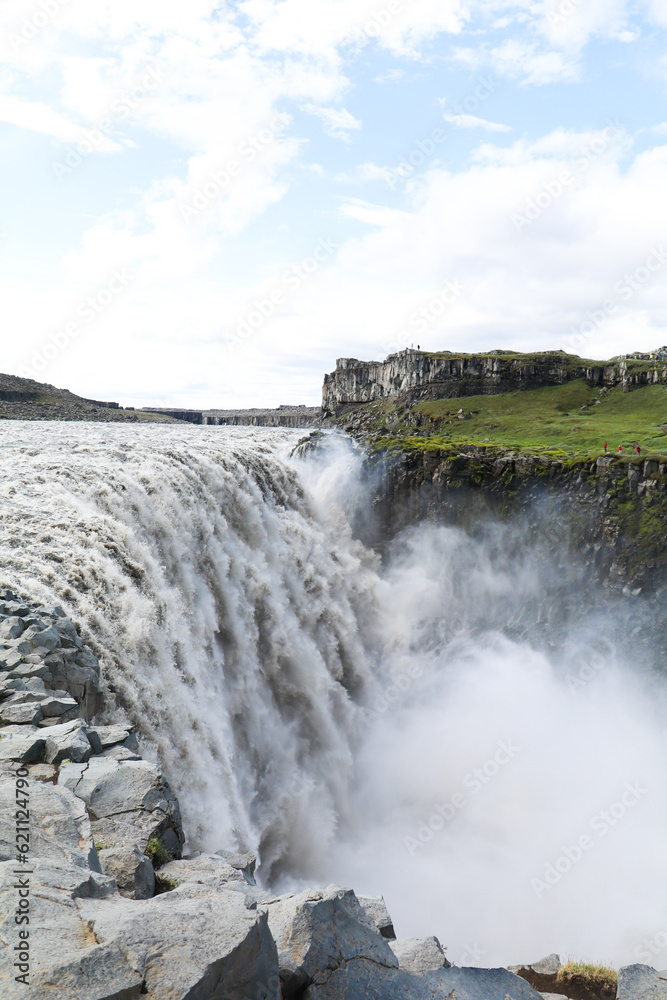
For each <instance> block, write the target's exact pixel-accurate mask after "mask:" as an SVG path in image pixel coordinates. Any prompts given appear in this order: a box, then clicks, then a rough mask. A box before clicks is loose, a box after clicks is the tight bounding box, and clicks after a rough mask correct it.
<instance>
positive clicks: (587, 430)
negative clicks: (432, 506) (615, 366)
mask: <svg viewBox="0 0 667 1000" xmlns="http://www.w3.org/2000/svg"><path fill="white" fill-rule="evenodd" d="M637 363H638V364H641V362H637ZM460 410H462V411H463V413H461V414H459V411H460ZM353 412H354V415H355V416H356V415H357V414H359V415H360V423H361V427H360V429H362V430H363V431H365V432H367V433H368V434H370V435H372V436H373V438H374V440H375V445H376V447H383V448H389V449H392V448H400V449H405V448H406V447H409V448H411V449H414V450H420V451H423V450H428V451H431V450H439V451H445V452H446V451H450V450H451V451H457V452H458V451H460V450H461V448H462V447H465V445H486V446H488V447H490V448H501V449H502V450H514V451H519V452H523V453H530V454H536V455H539V454H543V453H546V454H549V455H552V456H554V457H557V458H561V459H564V460H566V459H570V460H576V459H579V460H591V459H595V458H596V457H597V456H599V455H601V454H603V453H604V443H605V441H606V442H608V444H609V454H610V455H613V456H616V457H618V458H620V459H621V460H624V461H631V460H632V461H636V459H637V455H636V453H635V447H636V445H637V444H639V445H640V446H641V457H642V459H663V460H664V459H666V458H667V389H666V388H665V387H664V386H662V385H651V386H642V387H641V388H637V389H634V390H632V391H630V392H624V391H623V390H622V388H621V387H615V388H612V389H608V390H604V391H600V390H596V389H592V388H590V387H589V386H588V385H587V384H586V382H585V381H584V380H583V379H577V380H575V381H572V382H567V383H566V384H565V385H559V386H546V387H544V388H541V389H530V390H524V391H518V392H508V393H502V394H499V395H494V396H465V397H456V398H451V399H438V400H435V401H430V402H422V403H417V404H416V405H414V406H407V407H406V406H401V404H400V403H399V404H398V405H397V404H396V402H395V401H394V400H382V401H381V402H377V403H370V404H368V405H367V406H365V407H360V408H357V409H356V410H355V411H353ZM460 416H463V417H465V419H460ZM350 417H351V414H350V413H348V414H346V415H345V417H342V418H339V419H338V421H337V422H338V423H343V424H347V423H349V420H350ZM619 445H622V447H623V452H622V454H619V453H618V451H617V449H618V446H619Z"/></svg>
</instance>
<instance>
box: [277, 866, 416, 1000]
mask: <svg viewBox="0 0 667 1000" xmlns="http://www.w3.org/2000/svg"><path fill="white" fill-rule="evenodd" d="M265 905H266V910H267V912H268V916H269V927H270V929H271V933H272V934H273V937H274V940H275V942H276V945H277V946H278V956H279V964H280V981H281V984H282V987H283V992H284V993H285V995H286V996H289V995H291V994H293V993H296V992H298V991H299V990H303V989H304V988H306V987H307V986H309V985H310V984H311V983H314V982H316V981H317V980H318V977H320V976H321V975H322V971H323V970H334V969H338V968H340V967H345V966H347V965H348V964H349V963H351V962H353V960H354V959H358V958H364V959H367V960H369V961H370V962H371V963H372V964H373V965H375V966H377V967H378V968H380V967H384V968H387V969H398V959H397V958H396V956H395V955H394V953H393V952H392V950H391V948H390V947H389V944H388V942H387V941H386V940H385V939H384V938H383V937H382V935H381V934H379V933H378V932H377V929H376V928H375V927H373V926H371V924H370V922H369V920H368V918H367V917H366V914H365V913H364V911H363V910H362V908H361V906H360V905H359V903H358V901H357V898H356V896H355V895H354V893H353V892H352V891H351V890H350V889H343V888H341V887H340V886H337V885H330V886H328V887H327V888H326V889H324V890H321V891H313V890H306V891H305V892H301V893H298V894H290V895H287V896H281V897H279V898H278V899H275V900H270V901H269V902H268V903H267V904H265Z"/></svg>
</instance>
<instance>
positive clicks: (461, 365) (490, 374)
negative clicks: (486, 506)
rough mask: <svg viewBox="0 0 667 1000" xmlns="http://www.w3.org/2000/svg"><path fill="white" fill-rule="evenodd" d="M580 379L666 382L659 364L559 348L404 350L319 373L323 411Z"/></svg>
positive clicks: (342, 361) (341, 362) (666, 372)
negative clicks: (591, 357)
mask: <svg viewBox="0 0 667 1000" xmlns="http://www.w3.org/2000/svg"><path fill="white" fill-rule="evenodd" d="M580 378H584V379H586V381H587V382H588V383H589V385H592V386H606V387H611V386H615V385H621V386H623V387H624V388H635V387H637V386H641V385H650V384H653V383H659V382H662V383H667V367H666V366H665V365H664V364H662V363H661V362H660V363H659V362H655V363H648V364H647V363H646V362H632V361H628V360H622V361H617V362H610V363H608V364H605V363H603V362H592V361H585V360H583V359H581V358H578V357H576V356H574V355H570V354H565V353H564V352H563V351H553V352H549V353H543V354H521V355H517V354H513V353H512V352H509V351H497V352H495V353H494V354H488V355H470V356H462V355H455V354H450V353H448V352H442V353H438V354H426V353H424V352H422V351H414V350H406V351H401V352H400V353H398V354H390V355H389V357H388V358H387V359H386V360H385V361H382V362H380V361H358V360H357V359H356V358H339V359H338V361H337V362H336V370H335V371H334V372H331V374H329V375H325V376H324V386H323V389H322V411H323V415H324V416H325V417H326V416H332V415H337V414H340V413H342V412H344V411H345V409H346V408H347V407H349V406H358V405H359V404H360V403H370V402H373V401H374V400H378V399H388V398H399V397H401V398H404V399H405V400H406V401H409V402H417V401H419V400H427V399H444V398H451V397H458V396H477V395H493V394H496V393H501V392H513V391H515V390H517V389H539V388H541V387H542V386H548V385H563V384H564V383H565V382H569V381H572V380H573V379H580Z"/></svg>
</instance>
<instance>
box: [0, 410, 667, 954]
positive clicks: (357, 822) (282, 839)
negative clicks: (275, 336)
mask: <svg viewBox="0 0 667 1000" xmlns="http://www.w3.org/2000/svg"><path fill="white" fill-rule="evenodd" d="M298 439H299V433H298V432H293V431H287V430H277V429H276V430H274V429H271V430H262V429H257V428H252V429H250V428H247V429H246V428H217V427H215V428H211V427H195V426H183V427H181V426H159V427H158V426H142V425H140V426H137V425H132V426H126V425H110V424H66V423H17V422H11V421H7V422H4V423H3V424H2V425H0V449H1V454H2V466H1V469H0V555H1V562H0V584H1V585H6V586H9V587H11V588H12V589H15V590H18V591H20V592H22V593H24V594H25V595H26V596H28V597H30V598H33V599H36V600H41V601H43V602H44V603H48V604H52V603H57V604H60V605H62V607H63V608H64V609H65V610H66V612H67V614H68V615H69V616H71V617H72V618H73V619H74V620H75V621H78V622H80V624H81V628H82V633H83V635H84V638H85V639H86V641H87V642H89V643H90V645H91V646H92V647H93V649H94V650H95V652H96V653H97V655H98V656H99V657H100V661H101V665H102V680H103V684H104V687H105V692H106V705H107V708H106V713H107V716H108V719H109V720H111V719H112V718H121V717H122V718H124V719H126V720H129V721H131V722H132V723H133V724H134V725H135V726H136V727H137V730H138V732H139V734H140V737H141V740H142V749H143V752H144V754H145V755H150V754H153V755H154V758H155V759H156V760H157V759H159V761H160V763H161V765H162V767H163V769H164V770H165V772H166V774H167V776H168V777H169V780H170V781H171V783H172V785H173V787H174V789H175V791H176V793H177V795H178V796H179V799H180V802H181V808H182V811H183V816H184V824H185V829H186V835H187V838H188V844H187V847H188V849H190V850H196V849H206V850H217V849H220V848H223V847H225V848H232V847H234V848H243V849H250V850H255V851H257V852H258V854H259V858H260V862H261V864H260V876H261V877H262V879H263V880H264V881H265V882H266V883H270V884H272V885H273V886H274V887H276V888H287V887H296V886H298V885H303V884H305V881H306V880H308V881H309V882H310V883H311V884H312V883H318V882H319V883H322V884H324V883H326V882H327V881H334V880H335V881H339V882H345V883H349V884H351V885H353V886H354V887H355V888H356V889H357V890H358V891H360V892H367V893H379V892H384V894H385V896H386V898H387V901H388V903H389V906H390V909H391V910H392V911H393V916H394V920H395V922H396V924H397V928H398V930H399V933H401V934H402V935H404V936H408V935H413V934H432V933H437V934H438V935H439V936H440V937H441V939H442V941H443V943H444V944H448V945H449V947H450V952H449V955H450V958H451V959H452V960H453V961H455V962H457V963H458V964H477V965H489V964H492V963H494V962H502V963H507V962H512V961H523V960H526V961H532V960H535V959H537V958H538V957H540V955H541V954H542V953H547V952H549V951H553V950H561V951H562V952H563V953H564V955H565V954H567V953H568V952H569V953H571V954H572V956H573V957H576V958H580V957H587V958H590V959H593V960H610V961H615V962H621V961H624V962H626V961H638V960H641V961H647V962H649V964H653V965H656V966H657V967H661V958H660V948H659V946H658V944H655V945H652V944H651V942H655V941H658V942H659V941H661V940H662V937H660V935H662V936H663V937H664V938H665V940H667V934H665V933H664V932H665V929H666V928H667V907H665V905H664V902H663V900H664V890H663V883H664V879H665V876H666V875H667V851H666V850H665V847H664V829H665V825H666V821H667V796H666V795H665V790H664V777H663V776H664V768H665V759H666V756H667V738H666V736H665V729H664V724H663V722H662V719H663V717H664V698H663V681H662V674H661V671H662V668H663V665H664V660H663V657H664V651H663V645H664V629H662V618H659V619H656V614H657V612H658V611H659V612H660V613H662V611H661V608H662V604H661V601H662V598H658V599H656V600H654V601H653V602H651V601H649V600H645V599H644V597H643V596H641V595H640V596H639V597H621V598H618V599H617V598H611V597H610V596H609V595H608V594H605V593H604V592H602V591H600V590H598V589H597V588H596V587H595V586H594V585H593V583H592V581H591V579H590V578H589V572H588V570H587V569H586V567H584V566H582V565H579V564H578V562H577V560H576V558H574V557H573V556H572V554H571V553H570V552H569V550H568V549H567V546H566V538H565V535H566V530H565V529H564V528H563V525H562V524H560V523H556V522H555V521H554V519H553V518H551V519H550V517H549V514H548V512H542V513H540V512H539V511H538V512H537V513H536V515H535V518H537V523H538V526H540V525H541V530H539V531H537V532H535V531H534V530H529V529H528V528H527V527H526V526H525V525H523V526H517V525H500V524H493V523H489V524H486V525H480V526H479V531H478V532H477V533H475V534H474V535H469V534H466V533H464V532H462V531H460V530H458V529H456V528H453V527H449V526H446V525H442V524H435V523H428V524H426V523H425V524H421V525H418V526H415V527H414V528H412V529H411V530H409V531H406V532H404V533H403V534H402V535H401V536H399V537H398V538H397V539H395V540H393V541H391V544H390V545H389V546H388V550H387V552H386V553H385V559H384V562H383V563H382V564H381V563H380V560H379V558H378V557H377V555H375V554H374V553H373V552H371V551H370V550H369V549H368V548H366V547H365V546H364V545H363V544H362V542H361V541H360V540H358V539H357V538H355V537H354V535H353V533H352V531H351V529H350V526H349V525H350V523H352V522H353V521H354V520H355V519H354V517H353V515H354V514H355V513H357V512H358V510H359V508H360V507H363V505H364V504H367V503H368V497H367V494H366V487H365V484H364V482H363V477H362V476H361V474H360V473H361V466H360V456H359V453H358V452H357V451H355V450H354V449H353V448H352V447H351V446H350V445H348V444H346V443H345V442H342V443H340V444H338V443H337V442H336V441H334V442H333V444H332V447H331V448H329V449H325V450H324V452H323V453H322V454H321V455H320V457H319V458H313V459H308V458H303V459H300V458H298V457H295V458H292V457H290V456H291V455H292V452H293V449H294V446H295V444H296V443H297V441H298ZM540 517H541V518H542V520H541V521H540V520H539V519H540ZM533 520H535V519H533ZM357 521H363V519H359V518H357ZM554 539H555V540H556V541H557V542H558V541H559V540H560V539H562V547H561V549H560V551H558V545H555V544H554ZM656 621H657V625H656ZM605 817H606V818H605ZM582 838H584V839H582ZM584 840H585V846H584ZM652 947H654V948H655V949H657V951H654V952H651V951H650V949H651V948H652ZM642 949H643V951H642ZM647 949H648V951H647ZM662 965H663V966H664V965H667V952H665V953H663V954H662Z"/></svg>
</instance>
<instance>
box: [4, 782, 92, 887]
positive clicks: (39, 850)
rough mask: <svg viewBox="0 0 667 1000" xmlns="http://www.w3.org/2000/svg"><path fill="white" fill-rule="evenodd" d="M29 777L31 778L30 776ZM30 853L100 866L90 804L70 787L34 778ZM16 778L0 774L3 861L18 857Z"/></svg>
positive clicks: (54, 859)
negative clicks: (90, 816)
mask: <svg viewBox="0 0 667 1000" xmlns="http://www.w3.org/2000/svg"><path fill="white" fill-rule="evenodd" d="M28 780H29V779H28ZM29 791H30V796H29V797H30V856H31V857H34V858H37V859H40V860H42V861H53V862H57V863H61V864H62V863H65V862H66V863H68V864H75V865H78V866H79V867H83V868H86V869H87V868H89V867H90V866H91V865H92V867H93V868H95V869H96V870H98V871H99V870H100V868H99V862H98V861H97V855H96V854H95V848H94V845H93V836H92V830H91V826H90V820H89V818H88V813H87V812H86V807H85V805H84V803H83V802H82V801H81V799H78V798H77V797H76V795H73V794H72V792H70V791H69V789H67V788H62V787H60V786H58V785H52V784H50V783H49V782H45V781H31V782H30V784H29ZM15 811H16V780H15V777H14V776H13V775H8V774H2V775H0V861H9V860H13V859H15V857H16V822H15V820H14V813H15Z"/></svg>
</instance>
